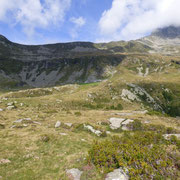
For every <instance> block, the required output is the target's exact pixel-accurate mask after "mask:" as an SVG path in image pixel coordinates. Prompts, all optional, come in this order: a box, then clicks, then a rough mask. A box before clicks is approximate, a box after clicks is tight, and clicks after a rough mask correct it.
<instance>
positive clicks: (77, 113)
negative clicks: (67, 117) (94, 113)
mask: <svg viewBox="0 0 180 180" xmlns="http://www.w3.org/2000/svg"><path fill="white" fill-rule="evenodd" d="M74 115H76V116H81V115H82V114H81V112H75V113H74Z"/></svg>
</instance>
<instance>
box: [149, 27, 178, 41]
mask: <svg viewBox="0 0 180 180" xmlns="http://www.w3.org/2000/svg"><path fill="white" fill-rule="evenodd" d="M152 36H158V37H161V38H169V39H174V38H180V27H175V26H168V27H165V28H159V29H157V30H156V31H154V32H153V33H152Z"/></svg>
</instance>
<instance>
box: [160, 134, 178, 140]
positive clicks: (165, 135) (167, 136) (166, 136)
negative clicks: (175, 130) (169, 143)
mask: <svg viewBox="0 0 180 180" xmlns="http://www.w3.org/2000/svg"><path fill="white" fill-rule="evenodd" d="M171 136H175V137H177V139H180V134H164V135H163V137H164V139H166V140H169V139H170V138H171Z"/></svg>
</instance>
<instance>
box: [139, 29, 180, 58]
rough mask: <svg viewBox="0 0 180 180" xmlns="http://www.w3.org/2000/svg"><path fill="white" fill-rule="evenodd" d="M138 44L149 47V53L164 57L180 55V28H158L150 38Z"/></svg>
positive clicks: (143, 39)
mask: <svg viewBox="0 0 180 180" xmlns="http://www.w3.org/2000/svg"><path fill="white" fill-rule="evenodd" d="M138 42H140V43H142V44H144V45H146V46H149V47H150V48H151V50H150V51H149V53H160V54H164V55H176V56H179V55H180V27H175V26H169V27H164V28H159V29H157V30H156V31H154V32H152V34H151V35H150V36H147V37H144V38H142V39H140V40H138Z"/></svg>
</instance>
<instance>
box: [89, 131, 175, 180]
mask: <svg viewBox="0 0 180 180" xmlns="http://www.w3.org/2000/svg"><path fill="white" fill-rule="evenodd" d="M169 143H170V144H171V142H170V141H169ZM174 144H175V143H174ZM176 144H177V143H176ZM176 144H175V145H176ZM167 146H168V143H167V140H165V139H164V138H163V136H162V134H161V133H153V132H135V133H134V134H129V133H124V135H123V136H122V137H118V136H114V137H112V139H110V140H105V141H102V142H97V141H96V142H94V143H93V145H92V147H91V149H90V150H89V153H88V158H87V159H88V161H89V163H93V164H94V165H95V166H96V167H97V168H98V169H99V170H100V171H101V172H105V173H107V172H110V171H113V170H114V169H117V168H119V167H123V168H127V169H128V171H129V176H130V179H177V168H176V166H175V163H176V160H173V159H172V158H171V157H170V155H169V154H168V152H167V151H166V147H167Z"/></svg>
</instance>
